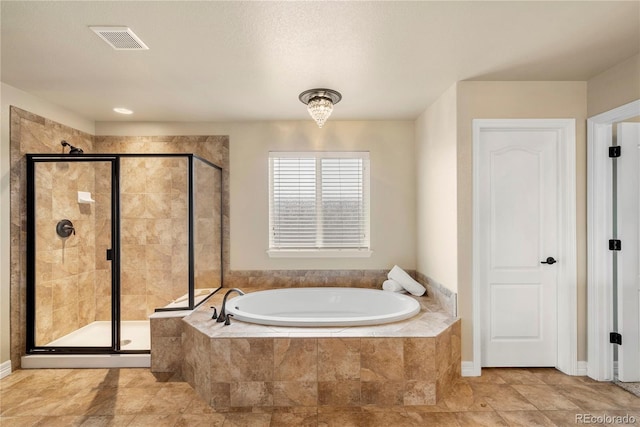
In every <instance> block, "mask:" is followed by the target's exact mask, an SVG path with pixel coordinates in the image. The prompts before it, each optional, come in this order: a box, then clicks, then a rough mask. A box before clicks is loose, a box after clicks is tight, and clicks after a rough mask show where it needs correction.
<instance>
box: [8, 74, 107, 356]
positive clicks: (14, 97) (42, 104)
mask: <svg viewBox="0 0 640 427" xmlns="http://www.w3.org/2000/svg"><path fill="white" fill-rule="evenodd" d="M0 86H1V87H0V101H1V104H2V105H1V109H0V112H1V115H2V117H1V120H0V129H1V131H0V363H3V362H6V361H7V360H9V357H10V338H9V336H10V329H9V323H10V321H9V318H10V309H9V308H10V304H9V301H10V289H9V286H10V237H9V233H10V228H11V226H10V224H11V221H10V211H9V208H10V206H9V205H10V198H11V197H10V196H11V190H10V182H9V181H10V179H9V178H10V154H9V151H10V150H9V148H10V136H9V129H10V126H9V123H10V120H9V107H10V106H11V105H14V106H16V107H20V108H22V109H25V110H28V111H31V112H33V113H36V114H39V115H41V116H44V117H47V118H49V119H51V120H55V121H57V122H60V123H64V124H66V125H68V126H70V127H73V128H76V129H78V130H81V131H83V132H87V133H91V134H92V133H94V131H95V127H94V122H93V121H92V120H88V119H85V118H84V117H82V116H80V115H79V114H76V113H73V112H70V111H68V110H65V109H64V108H62V107H60V106H57V105H54V104H52V103H49V102H46V101H43V100H42V99H40V98H37V97H35V96H33V95H30V94H28V93H26V92H23V91H21V90H19V89H16V88H14V87H12V86H9V85H7V84H4V83H1V84H0Z"/></svg>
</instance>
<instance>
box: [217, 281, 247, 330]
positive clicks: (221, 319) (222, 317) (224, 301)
mask: <svg viewBox="0 0 640 427" xmlns="http://www.w3.org/2000/svg"><path fill="white" fill-rule="evenodd" d="M232 292H237V293H238V294H239V295H244V292H242V291H241V290H240V289H238V288H231V289H229V290H228V291H227V293H226V294H224V298H223V299H222V308H220V314H219V315H218V318H217V319H216V322H217V323H222V322H225V321H226V320H227V312H226V307H227V297H228V296H229V294H230V293H232ZM225 324H226V325H228V323H226V322H225Z"/></svg>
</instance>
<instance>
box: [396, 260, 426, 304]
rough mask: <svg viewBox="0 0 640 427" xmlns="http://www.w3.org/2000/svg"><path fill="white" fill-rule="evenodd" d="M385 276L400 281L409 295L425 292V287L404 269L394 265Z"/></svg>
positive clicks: (418, 294)
mask: <svg viewBox="0 0 640 427" xmlns="http://www.w3.org/2000/svg"><path fill="white" fill-rule="evenodd" d="M387 277H388V278H389V279H391V280H395V281H396V282H398V283H400V284H401V285H402V287H403V288H405V289H406V290H407V291H408V292H409V293H410V294H411V295H415V296H420V295H424V293H425V292H427V289H426V288H425V287H424V286H422V285H421V284H420V283H418V282H416V281H415V280H414V278H413V277H411V276H409V274H407V272H406V271H404V270H403V269H401V268H400V267H398V266H397V265H394V266H393V268H392V269H391V271H390V272H389V274H387Z"/></svg>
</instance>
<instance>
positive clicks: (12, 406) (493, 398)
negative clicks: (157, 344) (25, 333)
mask: <svg viewBox="0 0 640 427" xmlns="http://www.w3.org/2000/svg"><path fill="white" fill-rule="evenodd" d="M242 409H243V410H237V411H232V412H215V411H214V410H213V409H211V408H210V407H209V406H208V405H207V404H206V403H205V402H204V401H203V400H202V399H200V398H199V397H198V395H197V394H196V393H195V392H194V391H193V389H191V387H190V386H189V385H188V384H187V383H185V382H182V381H181V379H180V378H176V377H172V376H171V375H167V374H160V375H157V374H156V375H154V374H151V373H150V372H149V370H147V369H58V370H55V369H41V370H19V371H16V372H14V373H13V374H12V375H10V376H9V377H7V378H5V379H3V380H0V425H1V426H2V427H5V426H6V427H9V426H47V427H50V426H51V427H56V426H65V427H66V426H153V427H163V426H189V427H191V426H223V427H226V426H249V427H254V426H255V427H259V426H337V427H346V426H364V427H369V426H385V427H402V426H411V427H413V426H491V427H493V426H527V427H529V426H575V425H580V424H579V423H576V414H590V415H592V416H624V415H629V416H633V417H635V419H636V422H635V425H640V398H638V397H636V396H634V395H632V394H631V393H629V392H627V391H625V390H623V389H621V388H619V387H617V386H615V385H613V384H611V383H598V382H596V381H593V380H591V379H589V378H587V377H570V376H566V375H563V374H562V373H560V372H558V371H556V370H554V369H548V368H544V369H543V368H536V369H515V368H509V369H484V370H483V375H482V376H481V377H478V378H463V379H462V380H461V381H459V382H458V383H457V384H455V386H454V389H453V391H452V393H451V394H450V395H449V396H447V397H446V398H444V399H443V401H442V402H441V403H439V404H438V405H436V406H424V407H411V408H398V409H396V408H389V407H362V408H356V409H349V408H339V407H323V406H320V407H299V408H275V409H273V410H270V411H269V410H265V409H260V408H242ZM590 425H606V424H590ZM611 425H615V424H611Z"/></svg>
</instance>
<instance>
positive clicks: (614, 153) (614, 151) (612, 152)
mask: <svg viewBox="0 0 640 427" xmlns="http://www.w3.org/2000/svg"><path fill="white" fill-rule="evenodd" d="M621 152H622V147H620V146H619V145H613V146H611V147H609V157H620V154H621Z"/></svg>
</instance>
